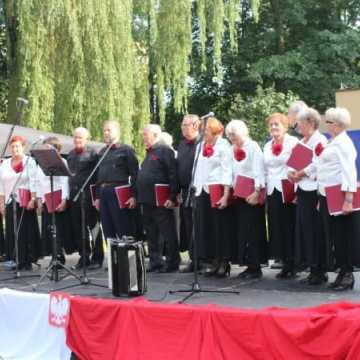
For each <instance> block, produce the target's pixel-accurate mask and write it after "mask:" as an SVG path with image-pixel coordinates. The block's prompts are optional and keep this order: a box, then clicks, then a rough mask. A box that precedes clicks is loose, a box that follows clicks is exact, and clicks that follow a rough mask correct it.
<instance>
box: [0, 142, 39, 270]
mask: <svg viewBox="0 0 360 360" xmlns="http://www.w3.org/2000/svg"><path fill="white" fill-rule="evenodd" d="M10 149H11V157H10V158H9V159H6V160H4V162H3V163H2V165H1V170H0V212H1V214H2V216H4V217H5V227H6V233H5V249H4V250H5V256H6V259H7V260H16V255H15V243H14V241H15V237H14V221H13V201H15V202H16V213H17V227H18V252H19V263H18V269H19V270H21V269H23V270H31V269H32V265H31V263H32V262H36V260H37V259H38V258H39V255H40V249H39V248H40V232H39V226H38V222H37V217H36V211H35V204H36V201H35V200H36V197H35V173H36V164H35V161H34V160H33V159H32V158H30V157H29V156H27V155H25V139H24V138H23V137H21V136H13V137H12V138H11V140H10ZM15 184H16V186H15ZM14 186H15V189H14ZM13 190H14V191H13ZM12 191H13V195H12Z"/></svg>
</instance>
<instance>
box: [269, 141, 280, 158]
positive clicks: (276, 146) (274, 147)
mask: <svg viewBox="0 0 360 360" xmlns="http://www.w3.org/2000/svg"><path fill="white" fill-rule="evenodd" d="M282 150H283V146H282V144H275V143H274V142H273V143H272V145H271V151H272V153H273V154H274V155H275V156H279V155H280V154H281V152H282Z"/></svg>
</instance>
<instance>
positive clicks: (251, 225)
mask: <svg viewBox="0 0 360 360" xmlns="http://www.w3.org/2000/svg"><path fill="white" fill-rule="evenodd" d="M234 208H235V213H236V221H235V223H234V227H235V228H236V242H235V249H234V258H233V259H232V260H233V261H234V262H235V263H237V264H239V265H247V266H251V267H258V266H260V264H265V263H266V262H267V236H266V222H265V207H264V206H263V205H255V206H253V205H249V204H248V203H247V202H246V201H245V200H243V199H238V200H237V201H236V203H235V205H234Z"/></svg>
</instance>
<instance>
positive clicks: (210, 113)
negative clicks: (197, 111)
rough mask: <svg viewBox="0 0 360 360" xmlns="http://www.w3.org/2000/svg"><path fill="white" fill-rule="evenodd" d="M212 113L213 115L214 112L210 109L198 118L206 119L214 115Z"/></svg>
mask: <svg viewBox="0 0 360 360" xmlns="http://www.w3.org/2000/svg"><path fill="white" fill-rule="evenodd" d="M214 115H215V114H214V113H213V112H212V111H210V112H209V113H208V114H206V115H203V116H202V117H201V118H200V119H201V120H204V119H207V118H209V117H212V116H214Z"/></svg>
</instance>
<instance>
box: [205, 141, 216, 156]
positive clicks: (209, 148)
mask: <svg viewBox="0 0 360 360" xmlns="http://www.w3.org/2000/svg"><path fill="white" fill-rule="evenodd" d="M213 155H214V147H213V146H212V145H211V144H205V145H204V148H203V156H205V157H210V156H213Z"/></svg>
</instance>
